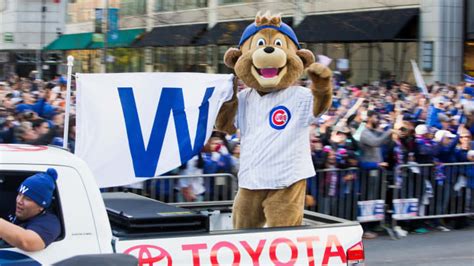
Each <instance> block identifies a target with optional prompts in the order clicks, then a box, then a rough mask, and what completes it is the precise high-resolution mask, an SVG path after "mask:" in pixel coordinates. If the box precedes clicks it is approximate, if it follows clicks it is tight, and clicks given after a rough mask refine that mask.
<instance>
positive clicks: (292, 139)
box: [236, 86, 315, 189]
mask: <svg viewBox="0 0 474 266" xmlns="http://www.w3.org/2000/svg"><path fill="white" fill-rule="evenodd" d="M238 99H239V108H238V113H237V119H236V125H237V127H238V128H239V129H240V134H241V151H240V160H241V161H240V169H239V187H242V188H247V189H278V188H284V187H288V186H290V185H292V184H293V183H295V182H297V181H299V180H301V179H304V178H308V177H311V176H314V175H315V171H314V167H313V163H312V160H311V151H310V143H309V123H310V121H311V120H312V118H313V115H312V109H313V95H312V93H311V91H310V90H309V89H308V88H305V87H299V86H294V87H289V88H287V89H284V90H281V91H277V92H273V93H269V94H266V95H264V96H260V95H259V94H258V93H257V91H256V90H253V89H245V90H243V91H241V92H240V93H239V94H238Z"/></svg>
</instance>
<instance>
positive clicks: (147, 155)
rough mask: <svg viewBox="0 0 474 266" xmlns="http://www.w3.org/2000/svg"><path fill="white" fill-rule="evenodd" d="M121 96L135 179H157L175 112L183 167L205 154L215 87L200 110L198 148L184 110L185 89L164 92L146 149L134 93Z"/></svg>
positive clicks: (124, 91)
mask: <svg viewBox="0 0 474 266" xmlns="http://www.w3.org/2000/svg"><path fill="white" fill-rule="evenodd" d="M118 92H119V96H120V102H121V104H122V110H123V116H124V118H125V126H126V128H127V137H128V144H129V146H130V153H131V154H132V161H133V168H134V169H135V175H136V176H137V177H153V176H154V175H155V171H156V167H157V165H158V160H159V159H160V154H161V148H162V147H163V140H164V138H165V134H166V127H167V125H168V120H169V117H170V114H171V110H173V117H174V124H175V126H176V137H177V138H178V145H179V155H180V158H181V163H185V162H186V161H188V160H189V159H191V158H192V157H193V156H194V155H196V154H197V153H198V152H200V151H201V149H202V147H203V146H204V141H205V138H206V131H207V119H208V113H209V98H211V96H212V93H213V92H214V87H211V88H207V89H206V93H205V94H204V98H203V99H202V103H201V106H200V107H199V119H198V125H197V130H196V138H195V139H194V146H191V138H190V136H189V128H188V121H187V118H186V112H185V110H184V98H183V90H182V89H181V88H163V90H162V91H161V96H160V101H159V103H158V108H157V110H156V114H155V120H154V122H153V127H152V129H151V134H150V140H149V141H148V147H146V148H145V143H144V141H143V134H142V129H141V126H140V120H139V118H138V112H137V105H136V103H135V97H134V95H133V89H132V88H128V87H126V88H118Z"/></svg>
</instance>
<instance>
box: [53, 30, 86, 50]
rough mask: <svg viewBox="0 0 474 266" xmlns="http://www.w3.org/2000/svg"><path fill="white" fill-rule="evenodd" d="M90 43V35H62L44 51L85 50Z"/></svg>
mask: <svg viewBox="0 0 474 266" xmlns="http://www.w3.org/2000/svg"><path fill="white" fill-rule="evenodd" d="M91 42H92V33H90V32H87V33H77V34H64V35H61V37H59V38H57V39H56V40H54V41H53V42H52V43H50V44H49V45H48V46H46V47H45V48H44V50H53V51H54V50H85V49H89V48H88V46H89V45H90V44H91Z"/></svg>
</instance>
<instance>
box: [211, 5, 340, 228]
mask: <svg viewBox="0 0 474 266" xmlns="http://www.w3.org/2000/svg"><path fill="white" fill-rule="evenodd" d="M224 63H225V64H226V66H228V67H230V68H233V69H234V71H235V74H236V76H237V77H238V78H239V79H241V80H242V81H243V82H244V83H245V85H246V86H247V87H248V88H246V89H244V90H242V91H240V92H237V85H236V82H234V96H233V97H232V99H231V100H229V101H228V102H225V103H224V104H223V106H222V108H221V109H220V111H219V114H218V117H217V120H216V129H217V130H220V131H224V132H227V133H229V134H233V133H234V132H236V129H237V128H238V129H239V130H240V139H241V143H240V145H241V146H240V149H241V150H240V169H239V173H238V185H239V189H238V192H237V195H236V197H235V200H234V205H233V214H232V223H233V226H234V228H236V229H241V228H258V227H263V226H265V225H266V226H268V227H277V226H297V225H301V224H302V220H303V210H304V204H305V203H304V201H305V195H306V178H308V177H312V176H314V175H315V170H314V167H313V163H312V161H311V151H310V140H309V126H310V123H311V121H312V120H313V118H314V117H316V116H318V115H320V114H321V113H323V112H325V111H326V110H327V109H328V108H329V107H330V105H331V103H332V84H331V77H332V72H331V70H330V69H329V68H328V67H326V66H325V65H322V64H319V63H315V59H314V55H313V53H312V52H311V51H309V50H306V49H301V47H300V45H299V43H298V39H297V37H296V34H295V33H294V31H293V30H292V29H291V27H289V26H288V25H287V24H285V23H284V22H283V21H282V19H281V17H280V16H272V15H270V14H269V13H268V12H267V13H266V14H264V15H259V14H258V15H257V16H256V18H255V22H254V23H252V24H250V25H249V26H248V27H247V28H246V29H245V31H244V32H243V34H242V37H241V39H240V42H239V46H238V48H229V49H228V50H227V51H226V53H225V55H224ZM305 69H306V73H307V75H308V78H309V79H310V80H311V82H312V83H311V85H310V88H306V87H302V86H297V85H296V82H297V81H298V78H299V77H300V76H301V75H302V74H303V71H304V70H305Z"/></svg>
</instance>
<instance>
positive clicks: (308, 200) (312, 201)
mask: <svg viewBox="0 0 474 266" xmlns="http://www.w3.org/2000/svg"><path fill="white" fill-rule="evenodd" d="M304 205H305V206H306V207H314V206H316V200H315V199H314V197H313V196H311V195H306V196H305V198H304Z"/></svg>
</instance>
